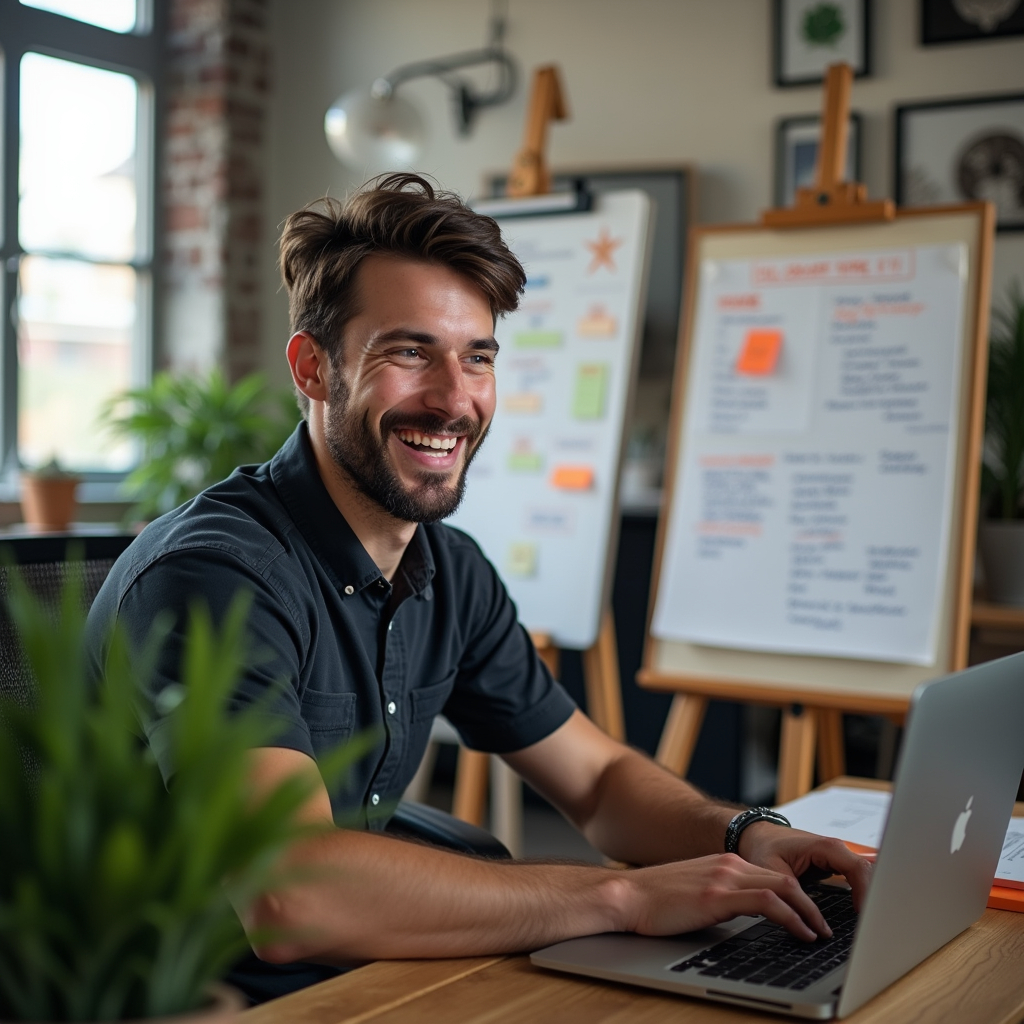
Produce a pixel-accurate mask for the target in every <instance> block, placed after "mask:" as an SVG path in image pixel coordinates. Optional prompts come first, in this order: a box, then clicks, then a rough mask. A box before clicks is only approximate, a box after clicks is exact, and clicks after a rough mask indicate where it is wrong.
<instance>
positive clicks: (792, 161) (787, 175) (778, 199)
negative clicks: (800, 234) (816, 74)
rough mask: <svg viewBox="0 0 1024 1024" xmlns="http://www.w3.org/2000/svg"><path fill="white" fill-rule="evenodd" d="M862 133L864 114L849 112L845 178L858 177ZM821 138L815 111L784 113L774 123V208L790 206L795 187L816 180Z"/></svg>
mask: <svg viewBox="0 0 1024 1024" xmlns="http://www.w3.org/2000/svg"><path fill="white" fill-rule="evenodd" d="M863 135H864V131H863V118H862V117H861V115H860V114H859V113H856V112H851V114H850V134H849V137H848V141H847V146H846V180H847V181H860V174H861V139H862V138H863ZM820 141H821V118H820V117H819V116H818V115H817V114H804V115H799V116H796V117H783V118H781V119H780V120H779V122H778V124H777V125H776V127H775V187H774V191H773V200H774V203H775V207H776V209H782V208H783V207H788V206H792V205H793V204H794V203H795V201H796V190H797V189H798V188H801V187H804V186H810V185H813V184H814V183H815V171H816V169H817V165H818V145H819V143H820Z"/></svg>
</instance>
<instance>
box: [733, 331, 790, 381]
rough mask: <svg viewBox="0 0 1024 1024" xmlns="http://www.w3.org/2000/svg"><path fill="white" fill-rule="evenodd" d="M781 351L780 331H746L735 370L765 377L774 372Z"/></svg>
mask: <svg viewBox="0 0 1024 1024" xmlns="http://www.w3.org/2000/svg"><path fill="white" fill-rule="evenodd" d="M781 351H782V331H766V330H753V331H747V337H746V339H745V340H744V342H743V348H742V349H740V357H739V359H737V360H736V372H737V373H745V374H749V375H751V376H755V377H766V376H767V375H768V374H770V373H774V372H775V367H776V365H777V364H778V362H779V353H780V352H781Z"/></svg>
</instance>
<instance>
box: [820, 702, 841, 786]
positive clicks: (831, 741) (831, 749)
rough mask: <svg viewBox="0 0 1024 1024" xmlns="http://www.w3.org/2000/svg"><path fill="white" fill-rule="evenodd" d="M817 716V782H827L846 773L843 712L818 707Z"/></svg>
mask: <svg viewBox="0 0 1024 1024" xmlns="http://www.w3.org/2000/svg"><path fill="white" fill-rule="evenodd" d="M817 716H818V782H819V783H823V782H828V781H829V779H835V778H838V777H839V776H840V775H845V774H846V751H845V750H844V749H843V713H842V712H841V711H836V710H834V709H833V708H819V709H818V711H817Z"/></svg>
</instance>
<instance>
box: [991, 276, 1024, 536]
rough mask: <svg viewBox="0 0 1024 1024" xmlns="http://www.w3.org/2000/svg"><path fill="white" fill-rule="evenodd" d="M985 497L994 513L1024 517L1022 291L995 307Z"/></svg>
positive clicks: (1014, 291)
mask: <svg viewBox="0 0 1024 1024" xmlns="http://www.w3.org/2000/svg"><path fill="white" fill-rule="evenodd" d="M982 498H983V502H984V504H985V507H986V509H987V511H988V512H989V514H990V515H991V516H994V517H995V518H998V519H1021V518H1024V289H1022V288H1021V285H1020V282H1015V283H1014V284H1013V285H1011V286H1010V288H1009V290H1008V292H1007V296H1006V302H1005V304H1004V305H1002V306H997V307H996V308H995V309H993V311H992V331H991V334H990V337H989V352H988V394H987V396H986V405H985V461H984V463H983V464H982Z"/></svg>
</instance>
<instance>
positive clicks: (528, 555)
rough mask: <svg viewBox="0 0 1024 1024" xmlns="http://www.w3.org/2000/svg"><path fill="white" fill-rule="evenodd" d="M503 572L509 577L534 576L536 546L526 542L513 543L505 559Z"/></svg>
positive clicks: (535, 573)
mask: <svg viewBox="0 0 1024 1024" xmlns="http://www.w3.org/2000/svg"><path fill="white" fill-rule="evenodd" d="M505 571H506V572H507V573H508V574H509V576H536V575H537V545H536V544H531V543H529V542H528V541H513V542H512V543H511V544H510V545H509V549H508V557H507V558H506V559H505Z"/></svg>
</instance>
